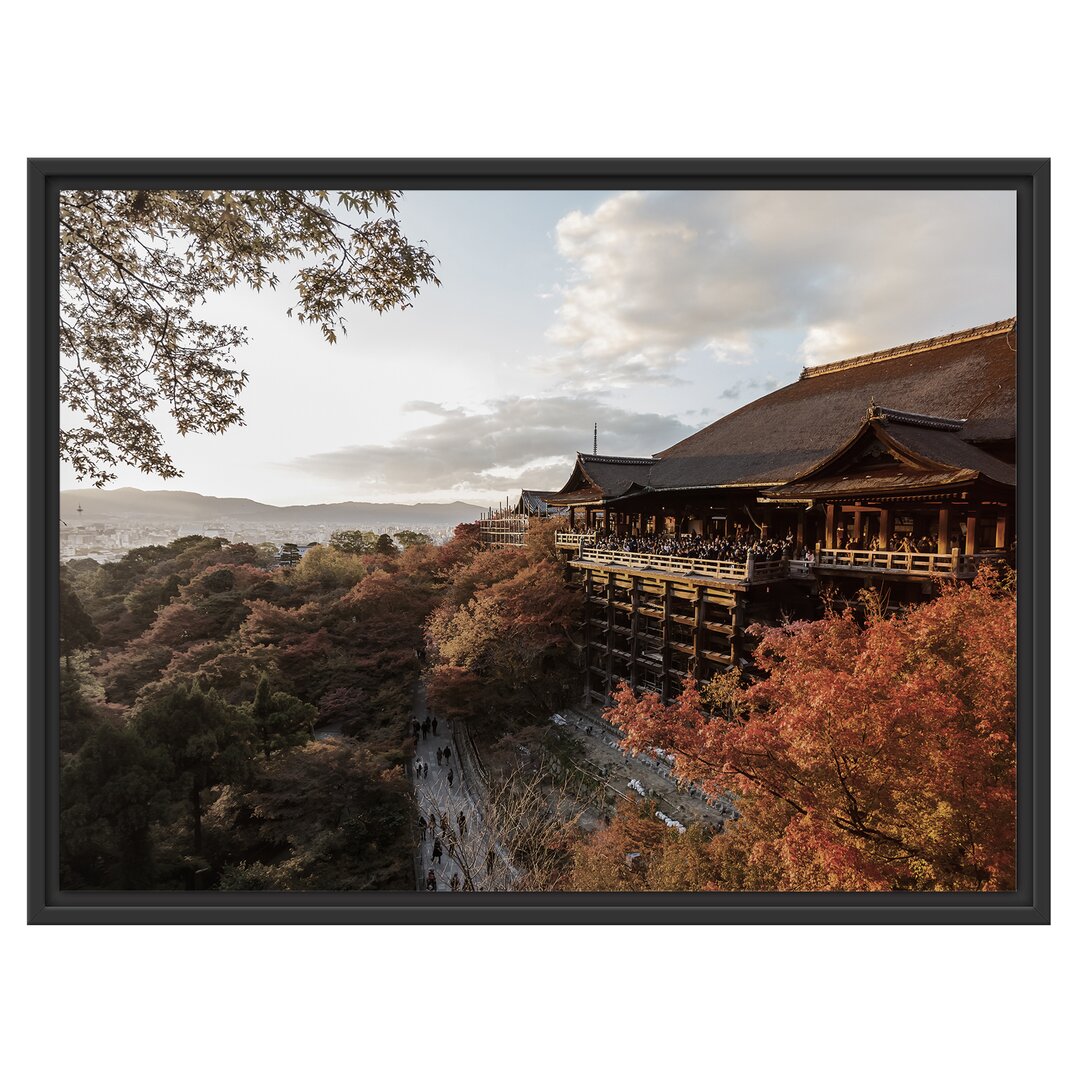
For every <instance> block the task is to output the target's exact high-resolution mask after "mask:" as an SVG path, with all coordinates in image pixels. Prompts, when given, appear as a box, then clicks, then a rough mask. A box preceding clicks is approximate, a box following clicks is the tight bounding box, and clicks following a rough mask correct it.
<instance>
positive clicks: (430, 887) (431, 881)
mask: <svg viewBox="0 0 1080 1080" xmlns="http://www.w3.org/2000/svg"><path fill="white" fill-rule="evenodd" d="M426 884H427V891H428V892H438V891H439V883H438V882H437V881H436V880H435V871H434V870H429V871H428V872H427V882H426Z"/></svg>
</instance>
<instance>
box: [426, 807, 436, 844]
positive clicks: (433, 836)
mask: <svg viewBox="0 0 1080 1080" xmlns="http://www.w3.org/2000/svg"><path fill="white" fill-rule="evenodd" d="M428 825H430V826H431V839H432V840H434V839H435V815H434V813H433V814H432V815H431V816H430V817H429V818H428Z"/></svg>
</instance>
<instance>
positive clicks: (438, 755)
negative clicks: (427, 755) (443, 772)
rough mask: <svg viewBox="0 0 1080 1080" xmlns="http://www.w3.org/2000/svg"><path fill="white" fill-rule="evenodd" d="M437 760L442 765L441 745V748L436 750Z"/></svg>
mask: <svg viewBox="0 0 1080 1080" xmlns="http://www.w3.org/2000/svg"><path fill="white" fill-rule="evenodd" d="M435 760H436V761H437V762H438V763H439V764H440V765H441V764H442V747H441V746H440V747H439V749H438V750H436V751H435Z"/></svg>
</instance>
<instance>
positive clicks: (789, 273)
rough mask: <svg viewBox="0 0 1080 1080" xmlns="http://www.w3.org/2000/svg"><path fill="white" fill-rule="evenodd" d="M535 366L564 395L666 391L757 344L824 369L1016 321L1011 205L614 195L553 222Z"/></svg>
mask: <svg viewBox="0 0 1080 1080" xmlns="http://www.w3.org/2000/svg"><path fill="white" fill-rule="evenodd" d="M555 242H556V246H557V249H558V251H559V253H560V254H561V255H562V256H563V258H564V259H565V260H566V263H567V277H566V280H565V281H564V282H563V283H562V284H561V285H560V286H559V288H558V299H559V305H558V309H557V312H556V317H555V321H554V323H553V325H552V326H551V327H550V329H549V332H548V337H549V340H550V341H551V342H552V343H553V344H554V345H555V346H557V347H558V351H557V353H556V354H555V355H554V356H552V357H551V358H550V359H549V361H548V363H549V365H550V367H551V368H552V370H553V371H555V372H556V373H558V374H560V375H561V376H562V377H563V379H564V380H565V385H568V386H570V385H586V386H598V385H611V384H616V385H617V384H629V383H633V382H639V381H669V380H671V379H673V378H675V377H676V372H677V371H678V369H679V368H680V366H681V365H682V364H683V363H684V362H685V360H686V358H687V356H688V354H689V353H690V352H691V351H692V350H698V349H702V350H705V351H706V352H709V353H711V354H712V355H713V356H714V358H715V359H716V360H717V361H719V362H723V363H737V364H745V363H747V362H748V361H750V360H751V359H752V357H753V355H754V350H755V345H759V344H760V343H761V340H762V337H763V335H765V334H773V335H775V334H776V333H777V332H778V331H780V332H784V333H786V334H788V335H790V336H791V339H792V340H794V341H796V342H799V341H801V345H800V346H798V348H797V352H798V354H799V356H800V358H801V359H802V360H804V361H805V362H819V361H824V360H833V359H838V358H841V357H843V356H845V355H851V354H852V353H855V352H862V351H866V350H869V349H875V348H882V347H888V346H890V345H893V344H897V343H903V342H906V341H911V340H914V339H916V338H919V337H924V336H931V335H933V334H937V333H942V332H945V331H948V330H953V329H962V328H964V327H966V326H971V325H976V324H978V323H980V322H988V321H992V320H994V319H999V318H1004V317H1006V316H1008V315H1011V314H1013V313H1014V310H1015V302H1016V301H1015V296H1016V282H1015V262H1016V256H1015V196H1014V195H1013V193H1011V192H995V191H712V192H702V191H697V192H648V193H645V192H634V191H632V192H624V193H622V194H619V195H616V196H614V197H612V198H610V199H608V200H606V201H605V202H604V203H602V204H601V205H600V206H599V207H598V208H597V209H596V210H595V211H594V212H592V213H590V214H585V213H582V212H580V211H575V212H573V213H570V214H568V215H566V216H565V217H564V218H562V220H561V221H560V222H559V224H558V226H557V229H556V237H555Z"/></svg>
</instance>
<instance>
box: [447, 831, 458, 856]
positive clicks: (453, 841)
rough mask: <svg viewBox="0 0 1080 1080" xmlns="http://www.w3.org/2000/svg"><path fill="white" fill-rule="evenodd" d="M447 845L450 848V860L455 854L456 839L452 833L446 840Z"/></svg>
mask: <svg viewBox="0 0 1080 1080" xmlns="http://www.w3.org/2000/svg"><path fill="white" fill-rule="evenodd" d="M447 843H448V844H449V846H450V858H451V859H452V858H453V857H454V855H455V854H456V853H457V837H456V836H455V835H454V834H453V833H451V834H450V836H449V838H448V840H447Z"/></svg>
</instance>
